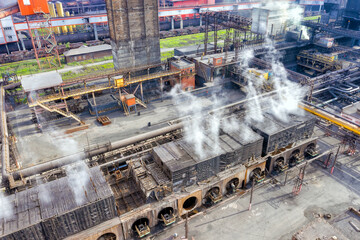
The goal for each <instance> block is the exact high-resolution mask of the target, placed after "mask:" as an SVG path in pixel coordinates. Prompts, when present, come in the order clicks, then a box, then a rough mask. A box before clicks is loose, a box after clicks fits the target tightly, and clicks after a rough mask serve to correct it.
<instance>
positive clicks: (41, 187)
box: [36, 178, 52, 203]
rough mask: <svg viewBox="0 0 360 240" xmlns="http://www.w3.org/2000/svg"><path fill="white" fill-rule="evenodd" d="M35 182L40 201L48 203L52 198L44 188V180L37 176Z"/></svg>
mask: <svg viewBox="0 0 360 240" xmlns="http://www.w3.org/2000/svg"><path fill="white" fill-rule="evenodd" d="M36 183H37V185H38V191H39V193H38V197H39V199H40V200H41V202H43V203H50V202H51V200H52V198H51V194H50V192H49V190H48V189H47V188H46V185H45V184H44V182H43V181H42V180H41V179H40V178H38V179H36Z"/></svg>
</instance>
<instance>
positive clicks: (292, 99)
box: [265, 38, 307, 121]
mask: <svg viewBox="0 0 360 240" xmlns="http://www.w3.org/2000/svg"><path fill="white" fill-rule="evenodd" d="M265 43H266V46H267V54H266V56H267V59H266V60H267V62H270V63H271V69H272V82H273V86H274V90H275V91H276V93H277V94H276V97H275V98H272V99H270V102H269V103H270V106H271V112H272V113H273V115H274V116H275V117H276V118H278V119H279V120H282V121H288V115H289V114H298V113H299V108H298V104H299V102H300V101H301V100H302V99H303V98H304V97H305V95H306V92H307V89H306V88H305V87H301V86H300V85H299V84H297V83H294V82H292V81H290V80H289V79H288V76H287V71H286V69H285V67H284V64H282V62H281V61H280V57H281V55H280V53H279V52H278V51H277V50H276V49H275V46H274V42H273V41H272V40H270V39H268V38H266V39H265Z"/></svg>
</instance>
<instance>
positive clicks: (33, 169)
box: [13, 123, 183, 177]
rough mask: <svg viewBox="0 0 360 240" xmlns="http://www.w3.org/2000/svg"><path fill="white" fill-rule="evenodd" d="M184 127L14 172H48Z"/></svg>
mask: <svg viewBox="0 0 360 240" xmlns="http://www.w3.org/2000/svg"><path fill="white" fill-rule="evenodd" d="M182 127H183V124H182V123H178V124H174V125H171V126H167V127H164V128H160V129H157V130H154V131H151V132H147V133H143V134H140V135H137V136H134V137H131V138H127V139H123V140H120V141H116V142H112V143H110V145H107V146H103V147H98V148H93V149H92V150H90V151H88V152H87V153H86V152H85V151H84V152H79V153H76V154H72V155H69V156H65V157H62V158H59V159H56V160H53V161H50V162H46V163H42V164H39V165H36V166H33V167H29V168H25V169H21V170H17V171H14V172H13V174H14V175H15V177H19V176H22V177H29V176H32V175H36V174H40V173H42V172H46V171H49V170H52V169H55V168H59V167H62V166H65V165H68V164H71V163H73V162H75V161H78V160H79V159H86V158H90V157H93V156H96V155H100V154H103V153H106V152H108V151H111V150H114V149H118V148H121V147H125V146H128V145H131V144H135V143H138V142H141V141H144V140H146V139H149V138H153V137H157V136H160V135H163V134H166V133H169V132H173V131H175V130H177V129H180V128H182Z"/></svg>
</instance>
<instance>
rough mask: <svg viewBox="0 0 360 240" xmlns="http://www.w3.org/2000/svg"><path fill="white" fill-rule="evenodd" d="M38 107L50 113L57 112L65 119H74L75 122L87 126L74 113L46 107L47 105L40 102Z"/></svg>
mask: <svg viewBox="0 0 360 240" xmlns="http://www.w3.org/2000/svg"><path fill="white" fill-rule="evenodd" d="M37 105H38V106H40V107H42V108H43V109H45V110H47V111H49V112H56V113H58V114H60V115H63V116H64V117H67V118H72V119H74V120H75V121H77V122H79V123H80V124H81V125H85V122H84V121H82V120H81V119H80V118H79V117H78V116H76V115H75V114H73V113H72V112H65V111H63V110H61V109H59V108H52V107H49V106H46V105H45V104H42V103H40V102H38V103H37Z"/></svg>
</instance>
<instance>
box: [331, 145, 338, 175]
mask: <svg viewBox="0 0 360 240" xmlns="http://www.w3.org/2000/svg"><path fill="white" fill-rule="evenodd" d="M339 151H340V145H339V147H338V150H337V152H336V155H335V159H334V162H333V165H332V167H331V172H330V173H331V174H333V172H334V168H335V163H336V160H337V158H338V154H339Z"/></svg>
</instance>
